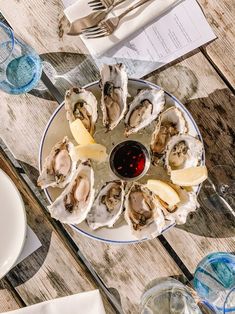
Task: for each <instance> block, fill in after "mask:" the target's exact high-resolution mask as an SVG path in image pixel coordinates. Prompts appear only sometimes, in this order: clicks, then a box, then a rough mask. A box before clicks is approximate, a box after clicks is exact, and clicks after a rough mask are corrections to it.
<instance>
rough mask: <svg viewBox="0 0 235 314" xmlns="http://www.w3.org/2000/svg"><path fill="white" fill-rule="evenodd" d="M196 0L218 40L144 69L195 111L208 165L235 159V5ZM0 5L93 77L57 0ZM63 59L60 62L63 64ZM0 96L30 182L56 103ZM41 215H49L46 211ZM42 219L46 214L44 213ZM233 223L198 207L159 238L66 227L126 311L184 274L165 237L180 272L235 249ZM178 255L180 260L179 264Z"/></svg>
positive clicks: (41, 45)
mask: <svg viewBox="0 0 235 314" xmlns="http://www.w3.org/2000/svg"><path fill="white" fill-rule="evenodd" d="M199 3H200V5H201V7H202V9H203V11H204V13H205V15H206V17H207V19H208V20H209V22H210V24H211V25H212V27H213V29H214V31H215V32H216V34H217V36H218V39H217V40H216V41H214V42H212V43H210V44H209V45H207V46H206V47H204V48H202V49H201V50H197V51H196V52H195V53H194V54H191V55H188V56H186V57H184V58H181V59H180V60H177V61H176V62H174V63H172V64H171V65H168V66H167V67H165V68H163V69H160V70H157V71H155V72H154V73H152V74H150V75H148V80H150V81H152V82H155V83H157V84H158V85H161V86H162V87H163V88H165V89H166V90H168V91H169V92H171V93H173V94H174V95H175V96H176V97H178V98H179V99H180V100H181V101H182V102H183V103H184V104H185V105H186V107H187V108H188V109H189V110H190V112H191V113H192V114H193V116H194V118H195V120H196V122H197V123H198V125H199V128H200V131H201V132H202V135H203V139H204V142H205V148H206V157H207V158H206V159H207V166H208V168H209V169H211V167H213V166H214V165H216V164H223V163H226V164H230V165H232V164H233V165H234V150H233V146H232V145H234V130H233V124H234V104H235V96H234V93H233V91H234V85H235V77H234V73H235V72H234V67H235V65H234V59H235V58H234V49H233V47H234V41H235V39H234V38H235V36H234V25H233V23H232V17H233V16H234V14H235V4H234V1H233V0H226V1H220V2H219V3H218V2H216V3H215V1H212V0H211V1H208V0H207V1H206V0H205V1H203V0H199ZM16 9H17V10H18V12H19V11H20V12H21V14H20V15H18V14H16V12H17V10H16ZM0 10H1V11H2V13H3V15H4V16H5V17H6V19H7V20H8V22H9V23H10V24H11V26H12V27H13V28H14V29H15V31H16V32H17V33H18V34H19V35H21V37H22V38H23V39H25V40H26V41H27V42H28V43H29V44H30V45H32V46H33V47H34V48H35V49H36V50H37V51H38V52H39V53H41V54H43V56H44V58H46V59H47V60H48V61H50V62H52V63H53V64H54V65H55V66H56V67H57V70H58V72H59V73H64V72H66V70H67V67H68V68H69V69H71V68H72V67H73V66H74V61H73V58H74V53H77V54H76V60H75V62H78V63H79V61H80V62H81V63H82V65H83V67H84V68H83V70H84V69H86V71H85V72H83V73H84V76H85V79H84V78H81V85H83V84H85V83H86V81H89V79H90V81H92V80H95V79H97V69H96V67H95V66H94V65H93V64H92V59H91V58H90V57H88V58H87V57H86V56H84V55H82V54H78V52H79V51H82V48H83V47H82V44H81V42H80V40H79V39H78V38H74V37H68V36H66V35H63V34H62V33H61V32H59V29H58V25H59V20H60V18H61V16H62V10H63V7H62V4H61V3H60V1H50V3H49V2H48V1H47V2H46V1H42V0H35V1H29V0H26V1H22V0H21V1H14V0H8V1H7V2H6V1H5V3H3V4H1V5H0ZM29 12H30V13H29ZM22 21H23V23H22ZM51 52H60V53H59V54H58V53H54V54H52V53H51ZM68 53H69V54H68ZM66 56H67V57H66ZM61 60H63V61H64V63H63V64H61ZM58 88H59V89H60V90H61V91H62V90H63V88H64V86H62V84H61V86H58ZM1 95H2V108H1V116H2V117H3V119H1V120H2V121H3V122H2V123H1V124H0V132H1V133H0V134H1V137H2V139H3V140H4V141H5V143H6V144H7V146H8V148H9V149H10V151H11V153H13V155H14V157H15V158H16V159H18V160H20V161H21V162H23V163H21V164H22V165H23V166H24V169H25V170H26V172H27V174H28V176H29V177H30V179H31V180H32V181H33V182H35V174H37V171H35V169H34V168H37V162H38V160H37V154H38V148H39V142H40V138H41V136H42V132H43V129H44V127H45V124H46V123H47V121H48V119H49V117H50V115H51V113H52V112H53V111H54V109H55V108H56V107H57V104H56V103H55V102H54V101H48V100H46V99H42V98H39V97H35V96H33V95H30V94H27V95H22V96H9V95H5V94H1ZM48 98H49V97H48ZM26 121H27V123H26ZM15 134H17V138H16V136H15ZM219 152H221V153H219ZM41 215H42V216H44V215H46V214H45V211H43V214H41ZM47 219H49V221H51V220H50V218H49V217H47ZM53 225H54V223H53ZM234 227H235V224H234V217H233V216H231V215H230V213H223V212H214V211H213V210H211V209H208V208H203V207H201V208H200V209H199V210H198V212H197V213H195V214H193V215H190V217H189V219H188V221H187V223H186V225H184V226H180V227H177V228H173V229H171V230H170V231H168V232H167V233H165V234H164V237H163V238H162V239H163V240H162V241H161V242H160V241H159V239H154V240H152V241H149V242H144V243H140V244H137V245H130V246H128V247H126V246H119V245H115V246H113V245H109V244H105V243H100V242H96V241H94V240H91V239H88V238H85V237H84V236H82V235H80V234H77V233H75V232H74V231H73V230H72V229H71V228H70V227H68V226H65V228H66V230H67V232H68V233H69V234H70V236H71V238H72V239H73V241H75V243H77V245H78V247H79V249H80V250H81V252H82V253H83V255H84V256H85V257H86V258H87V260H88V261H89V262H90V263H91V264H92V266H93V268H94V269H95V270H96V272H97V274H98V275H99V276H100V277H101V278H102V280H103V281H104V283H105V284H106V286H107V287H112V288H115V289H116V290H117V291H118V292H119V294H120V298H121V303H122V306H123V311H124V312H125V313H138V310H139V306H138V304H139V301H140V296H141V293H142V292H143V290H144V287H145V286H146V285H147V284H148V283H149V282H150V281H151V280H153V279H155V278H159V277H162V276H163V277H167V276H169V275H181V274H182V271H181V270H180V268H179V267H178V266H177V264H176V263H175V262H174V261H173V260H172V259H171V258H170V257H169V255H168V253H167V252H166V249H165V248H164V247H163V245H162V243H163V244H164V245H165V247H167V248H168V249H169V248H170V250H169V252H170V253H171V255H172V256H174V254H173V253H172V252H175V253H176V254H177V255H178V258H177V259H175V260H176V262H177V263H178V264H179V265H180V266H181V268H182V270H184V272H185V270H187V269H188V270H189V272H191V273H193V271H194V269H195V266H196V264H197V263H198V262H199V261H200V259H201V258H203V257H204V255H205V254H207V253H209V252H212V251H220V250H224V251H229V252H234V250H235V242H234V239H235V238H234V230H235V229H234ZM61 245H62V244H61ZM35 254H36V253H35ZM29 259H30V258H29ZM180 260H181V261H182V262H183V265H181V264H180ZM26 262H27V260H26ZM26 262H25V263H26ZM26 265H27V264H26ZM78 265H79V263H78ZM184 266H185V267H186V268H184ZM25 267H26V266H25ZM77 267H78V266H77ZM23 270H24V272H25V274H26V275H27V267H26V268H24V267H23ZM186 273H187V272H186ZM15 275H16V274H15ZM37 275H38V273H37ZM41 276H42V274H39V275H38V278H37V279H36V280H37V281H40V280H41ZM13 283H14V281H13ZM13 285H14V284H13ZM20 287H21V289H22V290H21V289H18V287H17V289H16V290H17V292H18V293H19V295H20V296H21V297H22V299H23V300H24V302H25V303H26V304H32V303H36V302H38V301H40V300H44V298H43V297H42V296H41V298H40V297H39V299H37V298H35V295H34V293H32V294H33V296H32V297H29V296H28V294H29V292H30V291H33V292H34V289H35V286H34V284H32V283H31V280H29V282H28V281H27V282H25V283H24V284H22V285H21V286H20ZM1 292H2V293H3V299H4V298H10V295H11V291H10V292H9V290H8V289H3V290H1ZM66 293H69V292H68V291H66V292H65V294H66ZM43 296H44V297H45V299H46V298H51V297H54V294H53V293H52V292H49V293H48V294H46V296H45V295H44V294H43ZM10 299H11V300H12V301H11V302H12V304H13V307H14V306H16V304H18V303H17V302H15V301H14V297H12V298H10Z"/></svg>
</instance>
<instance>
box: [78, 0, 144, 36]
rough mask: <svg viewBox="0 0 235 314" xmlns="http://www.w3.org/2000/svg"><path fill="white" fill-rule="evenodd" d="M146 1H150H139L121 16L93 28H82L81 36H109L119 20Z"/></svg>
mask: <svg viewBox="0 0 235 314" xmlns="http://www.w3.org/2000/svg"><path fill="white" fill-rule="evenodd" d="M148 1H150V0H140V1H139V2H137V3H135V4H134V5H132V6H131V7H130V8H128V9H127V10H126V11H124V12H123V13H122V14H120V15H119V16H117V17H112V18H109V19H107V20H104V21H101V22H99V23H98V24H97V25H95V26H92V27H87V28H84V29H83V35H85V37H86V38H87V39H91V38H100V37H105V36H109V35H111V34H112V33H113V32H114V31H115V30H116V29H117V27H118V24H119V22H120V20H121V19H122V18H123V17H124V16H125V15H127V14H128V13H129V12H131V11H132V10H134V9H136V8H138V7H139V6H141V5H143V4H144V3H146V2H148Z"/></svg>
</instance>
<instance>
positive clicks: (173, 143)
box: [164, 134, 203, 174]
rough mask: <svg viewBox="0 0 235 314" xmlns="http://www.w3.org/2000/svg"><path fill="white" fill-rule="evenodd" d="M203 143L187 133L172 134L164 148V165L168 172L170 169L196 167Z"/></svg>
mask: <svg viewBox="0 0 235 314" xmlns="http://www.w3.org/2000/svg"><path fill="white" fill-rule="evenodd" d="M202 151H203V144H202V142H201V141H199V140H198V139H196V138H195V137H193V136H191V135H187V134H180V135H175V136H173V137H172V138H171V139H170V140H169V141H168V143H167V146H166V150H165V157H164V158H165V160H164V163H165V167H166V168H167V172H168V174H170V173H171V170H177V169H184V168H190V167H196V166H198V165H199V163H200V161H201V158H202Z"/></svg>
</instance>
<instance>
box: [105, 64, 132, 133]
mask: <svg viewBox="0 0 235 314" xmlns="http://www.w3.org/2000/svg"><path fill="white" fill-rule="evenodd" d="M100 75H101V81H100V83H101V90H102V96H101V110H102V113H103V125H104V126H105V127H106V128H107V129H108V130H113V129H114V128H115V127H116V126H117V125H118V123H119V122H120V121H121V119H122V118H123V117H124V114H125V112H126V109H127V102H126V100H127V94H128V91H127V82H128V78H127V73H126V70H125V66H124V65H123V64H121V63H118V64H115V65H107V64H104V65H103V67H102V69H101V71H100Z"/></svg>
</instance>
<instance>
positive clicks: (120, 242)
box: [39, 78, 205, 244]
mask: <svg viewBox="0 0 235 314" xmlns="http://www.w3.org/2000/svg"><path fill="white" fill-rule="evenodd" d="M129 81H135V82H140V83H143V84H145V85H146V86H150V87H153V88H155V89H162V88H161V87H160V86H158V85H156V84H154V83H152V82H148V81H146V80H142V79H135V78H129V79H128V82H129ZM98 83H99V81H95V82H92V83H89V84H87V85H85V86H84V88H89V87H92V86H93V85H97V84H98ZM163 90H164V89H163ZM164 92H165V94H167V95H168V96H169V97H171V98H172V99H174V101H175V102H177V103H178V105H179V106H180V108H181V110H182V111H183V112H184V113H185V114H186V115H187V116H188V117H189V118H190V120H191V122H192V124H193V126H194V128H195V130H196V132H197V135H198V137H199V139H200V141H201V142H202V145H203V153H202V161H201V163H202V165H205V147H204V143H203V139H202V135H201V132H200V130H199V128H198V126H197V124H196V122H195V121H194V119H193V117H192V115H191V113H190V112H189V111H188V109H186V108H185V106H184V105H183V104H182V103H181V102H180V101H179V100H178V99H177V98H176V97H175V96H173V95H172V94H170V93H168V92H167V91H165V90H164ZM63 106H64V102H62V103H61V104H60V105H59V106H58V107H57V108H56V110H55V111H54V112H53V114H52V116H51V117H50V119H49V121H48V123H47V125H46V127H45V130H44V132H43V136H42V139H41V142H40V147H39V171H40V172H41V170H42V150H43V145H44V142H45V138H46V134H47V131H48V129H49V127H50V125H51V123H52V121H53V120H54V118H55V116H56V115H57V113H58V112H59V111H60V110H61V109H62V108H63ZM200 189H201V185H199V186H198V189H197V191H196V193H197V194H198V193H199V191H200ZM44 192H45V194H46V197H47V199H48V201H49V202H50V203H51V202H52V200H51V198H50V195H49V193H48V190H47V189H44ZM70 226H71V227H72V228H73V229H74V230H76V231H78V232H79V233H81V234H84V235H85V236H87V237H89V238H91V239H96V240H98V241H101V242H105V243H112V244H133V243H140V242H143V241H146V240H147V239H142V240H131V241H115V240H109V239H104V238H100V237H97V236H94V235H91V234H90V233H87V232H86V231H84V230H82V229H80V228H78V227H77V226H76V225H73V224H71V225H70ZM173 226H174V224H173V225H170V226H168V227H167V228H166V229H164V230H163V232H162V233H161V234H163V233H164V232H165V231H167V230H168V229H169V228H171V227H173Z"/></svg>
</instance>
